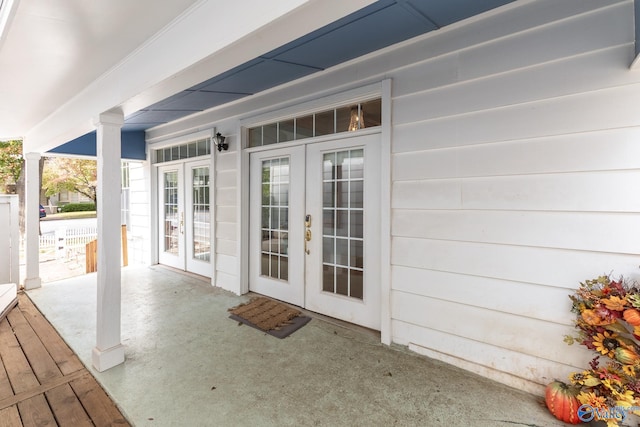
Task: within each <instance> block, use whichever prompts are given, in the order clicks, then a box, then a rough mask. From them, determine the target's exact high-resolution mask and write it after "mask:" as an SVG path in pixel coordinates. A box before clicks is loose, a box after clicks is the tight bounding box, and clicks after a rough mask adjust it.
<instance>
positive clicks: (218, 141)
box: [213, 132, 229, 151]
mask: <svg viewBox="0 0 640 427" xmlns="http://www.w3.org/2000/svg"><path fill="white" fill-rule="evenodd" d="M225 139H227V138H226V137H224V136H222V135H221V134H220V132H218V133H216V134H215V135H214V136H213V144H214V145H215V146H216V147H218V151H222V150H224V151H227V150H228V149H229V143H226V142H224V140H225Z"/></svg>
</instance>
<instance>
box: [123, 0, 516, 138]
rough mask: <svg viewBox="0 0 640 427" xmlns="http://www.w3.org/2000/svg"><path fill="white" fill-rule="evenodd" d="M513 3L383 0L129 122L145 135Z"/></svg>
mask: <svg viewBox="0 0 640 427" xmlns="http://www.w3.org/2000/svg"><path fill="white" fill-rule="evenodd" d="M512 1H514V0H379V1H377V2H375V3H373V4H371V5H370V6H368V7H365V8H363V9H360V10H358V11H357V12H355V13H352V14H350V15H348V16H345V17H344V18H342V19H339V20H337V21H335V22H333V23H331V24H329V25H327V26H325V27H323V28H320V29H319V30H316V31H313V32H311V33H309V34H307V35H305V36H303V37H300V38H298V39H296V40H293V41H292V42H289V43H287V44H285V45H283V46H281V47H279V48H277V49H274V50H272V51H270V52H267V53H266V54H264V55H260V56H259V57H257V58H255V59H252V60H250V61H247V62H245V63H244V64H242V65H239V66H237V67H235V68H232V69H231V70H229V71H227V72H224V73H222V74H219V75H216V76H214V77H212V78H210V79H208V80H206V81H204V82H202V83H200V84H198V85H195V86H193V87H190V88H188V89H186V90H184V91H181V92H179V93H177V94H175V95H173V96H171V97H169V98H167V99H165V100H163V101H161V102H158V103H155V104H153V105H150V106H149V107H147V108H143V109H141V110H139V111H137V112H136V113H134V114H131V115H129V116H128V117H126V118H125V129H127V130H144V129H148V128H151V127H153V126H156V125H160V124H163V123H168V122H171V121H173V120H176V119H179V118H182V117H185V116H187V115H189V114H193V113H197V112H199V111H203V110H206V109H209V108H212V107H216V106H219V105H222V104H225V103H227V102H230V101H234V100H237V99H240V98H243V97H246V96H249V95H253V94H255V93H259V92H261V91H264V90H266V89H270V88H272V87H275V86H278V85H280V84H283V83H287V82H290V81H293V80H296V79H298V78H300V77H304V76H306V75H309V74H312V73H315V72H318V71H321V70H324V69H327V68H329V67H332V66H334V65H337V64H340V63H342V62H345V61H348V60H351V59H353V58H357V57H359V56H362V55H365V54H367V53H370V52H373V51H376V50H378V49H382V48H384V47H387V46H390V45H392V44H395V43H398V42H401V41H404V40H407V39H409V38H412V37H415V36H418V35H421V34H424V33H427V32H429V31H433V30H436V29H438V28H442V27H444V26H446V25H449V24H452V23H455V22H457V21H460V20H463V19H466V18H469V17H471V16H474V15H477V14H479V13H482V12H486V11H487V10H490V9H493V8H496V7H498V6H502V5H504V4H506V3H510V2H512Z"/></svg>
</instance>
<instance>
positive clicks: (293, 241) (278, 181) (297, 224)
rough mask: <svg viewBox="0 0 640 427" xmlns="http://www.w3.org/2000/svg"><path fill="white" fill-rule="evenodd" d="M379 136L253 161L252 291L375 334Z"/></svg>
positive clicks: (267, 154)
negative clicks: (363, 327) (367, 329)
mask: <svg viewBox="0 0 640 427" xmlns="http://www.w3.org/2000/svg"><path fill="white" fill-rule="evenodd" d="M379 145H380V135H379V134H371V135H365V136H358V137H350V138H343V139H339V140H333V141H328V142H321V143H311V144H307V145H306V146H305V145H300V146H294V147H288V148H280V149H274V150H268V151H260V152H254V153H252V154H251V159H250V163H251V170H250V175H251V176H250V181H251V183H250V204H251V207H250V248H249V250H250V257H249V258H250V260H249V263H250V268H249V270H250V271H249V282H250V284H249V286H250V289H251V290H252V291H254V292H258V293H261V294H264V295H268V296H271V297H273V298H276V299H280V300H283V301H287V302H289V303H292V304H295V305H298V306H301V307H305V308H307V309H309V310H311V311H315V312H318V313H322V314H325V315H328V316H331V317H335V318H338V319H342V320H346V321H349V322H352V323H356V324H359V325H363V326H366V327H369V328H373V329H378V330H379V329H380V281H379V277H380V274H379V272H380V270H379V268H380V267H379V264H380V254H379V248H380V244H379V242H380V198H379V191H378V188H379V185H380V182H379V174H378V173H377V169H378V168H379V165H380V151H379Z"/></svg>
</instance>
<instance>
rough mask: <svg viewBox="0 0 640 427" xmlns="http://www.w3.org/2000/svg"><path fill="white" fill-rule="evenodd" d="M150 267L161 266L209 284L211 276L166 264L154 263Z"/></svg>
mask: <svg viewBox="0 0 640 427" xmlns="http://www.w3.org/2000/svg"><path fill="white" fill-rule="evenodd" d="M151 267H152V268H156V267H157V268H163V269H165V270H169V271H173V272H174V273H179V274H184V275H185V276H189V277H191V278H193V279H196V280H199V281H202V282H205V283H206V284H208V285H211V278H210V277H207V276H203V275H201V274H197V273H192V272H190V271H186V270H181V269H179V268H175V267H171V266H168V265H164V264H154V265H152V266H151Z"/></svg>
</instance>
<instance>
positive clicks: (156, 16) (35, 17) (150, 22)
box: [0, 0, 514, 149]
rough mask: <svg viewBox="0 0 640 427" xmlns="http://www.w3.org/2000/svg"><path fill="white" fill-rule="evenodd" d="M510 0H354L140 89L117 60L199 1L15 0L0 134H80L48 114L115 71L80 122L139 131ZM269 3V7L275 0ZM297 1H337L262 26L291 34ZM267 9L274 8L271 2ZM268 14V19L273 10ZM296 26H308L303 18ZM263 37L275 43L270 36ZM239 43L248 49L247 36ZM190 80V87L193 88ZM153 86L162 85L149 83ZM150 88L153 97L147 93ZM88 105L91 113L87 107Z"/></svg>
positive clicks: (3, 48)
mask: <svg viewBox="0 0 640 427" xmlns="http://www.w3.org/2000/svg"><path fill="white" fill-rule="evenodd" d="M512 1H514V0H379V1H375V2H373V3H371V4H369V3H370V2H369V1H368V0H362V1H360V2H359V3H358V4H368V6H365V7H364V8H361V9H359V10H356V11H355V12H353V13H346V12H345V13H343V12H327V13H326V14H325V16H323V17H322V18H318V19H317V20H318V22H324V23H326V22H330V23H329V24H327V25H324V26H321V25H319V26H316V27H315V28H317V29H315V30H313V31H310V32H309V31H307V32H306V33H305V32H301V31H300V28H298V29H297V32H296V33H295V34H297V35H299V34H303V35H302V36H299V37H297V38H295V37H290V38H289V40H286V39H284V42H279V44H274V43H271V45H269V44H265V46H269V47H268V48H267V49H265V50H263V52H265V51H266V53H262V54H260V52H257V55H255V56H247V55H246V50H247V48H246V46H251V44H249V45H247V44H244V45H242V44H239V45H238V44H237V43H236V42H234V41H233V40H229V41H228V42H227V44H226V45H224V46H223V48H222V49H221V50H220V51H224V50H225V49H227V50H229V49H233V48H235V47H236V46H239V48H238V49H239V50H242V49H243V46H244V49H245V53H238V52H236V55H235V56H236V57H242V58H244V57H246V60H242V61H240V62H237V63H235V64H233V61H227V63H229V64H232V65H230V66H227V68H221V67H222V66H221V67H218V69H217V70H213V69H211V70H209V75H206V74H203V73H202V72H201V71H199V73H200V74H198V76H199V78H198V80H195V81H194V80H193V79H192V80H191V82H190V83H187V84H185V85H184V86H182V87H180V84H177V83H176V82H177V81H180V82H183V81H184V82H187V81H188V79H185V80H180V79H176V78H175V77H176V75H177V74H174V75H170V76H164V77H163V81H160V82H155V83H153V84H150V83H148V82H146V83H144V85H146V86H144V85H143V84H139V81H140V76H135V77H129V75H125V74H124V72H123V71H121V70H122V68H126V67H121V68H120V69H118V67H119V66H120V65H121V64H125V65H126V61H127V60H129V59H130V58H131V57H132V56H135V55H136V53H137V52H139V51H140V49H144V47H145V46H148V45H149V44H153V43H154V41H155V40H159V39H161V37H162V36H159V34H161V33H159V31H161V30H165V29H166V28H167V27H171V26H172V25H177V24H176V22H177V21H179V18H178V19H176V17H183V16H185V14H188V13H189V9H190V8H191V9H193V8H195V7H199V6H202V4H205V3H206V1H205V0H172V1H169V2H163V4H162V7H157V2H155V1H153V0H137V1H135V2H131V1H129V0H112V1H109V2H104V1H99V2H86V1H84V0H52V1H46V2H30V1H26V0H22V1H20V2H19V3H18V0H13V2H14V3H16V4H17V7H15V8H14V10H15V11H14V16H13V19H11V20H10V21H9V27H8V29H7V31H5V34H4V36H3V38H2V39H0V139H3V138H4V139H6V138H11V137H22V136H25V135H31V134H34V135H35V136H34V138H33V140H37V141H38V144H37V145H42V146H43V147H44V148H46V149H50V148H52V147H53V146H57V145H60V144H61V143H63V142H66V141H69V140H72V139H74V138H76V137H78V136H80V135H82V134H85V133H86V132H87V131H89V130H90V127H87V126H88V125H86V124H85V125H82V126H79V127H78V128H77V129H75V130H70V129H65V128H64V125H61V124H60V120H59V118H58V117H56V115H58V116H63V115H64V112H65V111H70V112H72V113H74V114H76V115H78V116H81V115H82V113H79V110H80V111H82V102H80V101H78V98H82V97H83V96H84V97H85V98H87V99H91V98H93V99H95V96H93V97H92V96H89V95H88V94H89V93H90V92H91V90H93V89H95V87H96V86H100V84H103V83H104V82H105V81H108V80H105V76H107V78H108V77H109V74H112V76H111V77H113V75H116V76H117V79H116V80H111V81H110V82H111V84H112V85H113V84H117V86H118V87H117V88H113V90H114V91H116V92H122V93H123V94H124V95H122V96H123V97H124V98H125V99H119V100H115V101H113V102H112V101H111V100H110V101H109V102H111V104H107V105H104V104H103V105H98V104H96V103H94V104H91V105H89V102H88V101H86V100H85V101H83V102H84V104H87V105H88V107H87V108H85V110H87V111H89V113H88V116H89V117H88V118H90V117H93V116H95V115H96V114H98V113H100V112H102V111H105V110H104V109H103V110H101V109H102V108H104V107H105V106H106V107H108V108H120V109H122V110H123V111H124V112H125V127H124V130H125V131H141V130H146V129H149V128H151V127H154V126H158V125H161V124H163V123H168V122H170V121H173V120H176V119H179V118H182V117H185V116H188V115H190V114H194V113H197V112H200V111H203V110H206V109H209V108H212V107H216V106H220V105H222V104H225V103H228V102H231V101H234V100H237V99H240V98H243V97H246V96H250V95H252V94H255V93H258V92H261V91H264V90H266V89H269V88H272V87H275V86H278V85H280V84H283V83H286V82H289V81H292V80H295V79H298V78H300V77H303V76H306V75H309V74H312V73H315V72H318V71H321V70H324V69H326V68H329V67H332V66H334V65H337V64H340V63H342V62H344V61H348V60H350V59H353V58H356V57H359V56H361V55H364V54H367V53H369V52H372V51H375V50H378V49H381V48H383V47H386V46H389V45H392V44H394V43H398V42H401V41H403V40H407V39H409V38H412V37H415V36H418V35H421V34H424V33H427V32H429V31H433V30H436V29H438V28H442V27H444V26H447V25H450V24H452V23H455V22H458V21H460V20H463V19H466V18H469V17H471V16H474V15H477V14H480V13H483V12H486V11H488V10H490V9H493V8H496V7H499V6H502V5H504V4H507V3H510V2H512ZM11 3H12V1H11V0H5V1H4V2H2V3H1V4H2V8H3V10H0V22H2V19H1V18H2V13H6V12H7V7H8V5H11ZM248 3H251V2H248ZM248 3H247V4H248ZM276 3H278V7H280V5H281V4H282V3H280V2H276ZM216 4H217V3H216ZM230 4H231V5H233V3H228V4H225V5H224V6H223V5H222V4H220V5H219V6H217V7H219V8H222V7H225V8H230V7H233V8H235V9H236V10H235V12H239V9H242V8H243V7H246V5H245V4H244V3H242V2H237V4H236V5H235V6H229V5H230ZM253 4H254V6H255V5H257V3H255V2H254V3H253ZM353 4H356V2H354V3H353ZM309 5H312V6H309ZM307 6H309V8H314V7H315V8H316V9H315V10H316V11H318V10H321V9H320V8H322V7H324V8H325V10H326V7H331V8H335V9H337V8H338V6H337V4H334V2H328V1H326V0H325V1H324V2H315V0H289V1H288V2H287V6H286V7H287V8H289V9H286V8H285V7H281V9H282V10H280V11H278V13H280V16H281V17H282V19H280V18H278V19H275V18H274V19H275V20H272V21H271V22H270V23H269V25H270V27H269V25H267V27H269V29H270V31H272V30H273V31H276V32H277V31H282V30H283V28H278V25H284V26H287V28H289V26H290V27H292V30H291V33H292V34H293V33H294V32H293V27H294V26H296V25H298V24H299V19H298V16H297V15H295V14H292V13H291V11H294V10H300V9H301V8H303V7H307ZM275 7H276V4H274V5H272V6H271V8H275ZM341 7H343V8H345V10H346V8H347V6H344V5H341ZM207 10H209V9H207ZM340 13H343V14H342V15H340ZM263 14H264V13H263ZM256 15H258V14H257V13H254V16H253V19H254V20H255V21H259V18H256ZM274 16H278V15H277V14H275V13H274ZM301 16H304V15H301ZM224 19H225V17H224V16H217V17H216V19H212V20H211V22H212V26H216V25H219V26H220V27H221V28H222V29H223V30H226V29H227V27H229V24H225V23H223V22H219V24H216V22H217V21H221V20H224ZM296 19H298V20H297V21H296ZM258 24H259V22H257V24H256V29H254V30H251V29H250V28H249V29H248V30H247V33H246V35H245V37H244V39H245V41H246V40H247V37H251V35H252V33H251V31H254V33H253V36H254V37H263V36H262V35H258V34H257V32H258V31H260V30H259V29H258V28H260V27H259V26H258ZM299 26H301V27H302V28H313V25H309V24H306V23H302V24H299ZM318 27H319V28H318ZM264 28H265V27H264V26H263V27H262V29H264ZM287 28H284V29H287ZM1 34H2V32H1V31H0V35H1ZM273 38H274V39H276V37H275V36H274V37H273ZM280 39H282V37H281V38H280ZM280 39H279V40H280ZM237 40H243V39H242V38H238V39H237ZM215 42H216V41H212V43H215ZM249 43H254V45H255V39H253V40H251V41H250V42H249ZM274 46H279V47H275V48H274ZM183 49H185V47H183ZM269 49H270V50H269ZM169 53H171V52H169ZM129 62H131V61H129ZM199 63H202V58H201V59H197V58H194V59H193V60H192V62H191V64H186V68H183V69H182V70H187V69H188V67H195V66H196V65H198V64H199ZM238 64H239V65H238ZM200 65H201V64H200ZM201 68H202V67H201ZM213 68H215V67H213ZM114 70H116V71H115V72H114ZM180 72H182V71H178V73H180ZM118 73H121V74H122V75H120V74H118ZM129 78H131V79H133V78H137V79H138V80H137V81H136V82H134V83H137V84H139V85H140V86H144V87H146V89H144V90H143V89H138V90H137V91H136V90H131V89H130V88H129V86H132V87H133V85H132V84H129V83H130V82H129V80H128V79H129ZM203 80H204V81H203ZM196 81H199V82H200V83H198V84H194V83H195V82H196ZM97 82H98V83H99V84H98V85H96V83H97ZM162 85H164V86H162ZM160 86H162V87H163V89H162V90H158V89H157V88H158V87H160ZM122 88H125V89H128V90H129V92H126V91H124V90H123V89H122ZM149 88H152V89H149ZM102 90H103V91H106V90H108V88H106V89H105V88H103V89H102ZM154 90H155V92H153V91H154ZM148 92H153V93H154V95H155V97H154V96H148ZM158 93H161V96H157V94H158ZM74 103H75V104H77V105H74ZM70 106H73V107H70ZM132 106H133V107H132ZM92 108H93V109H94V110H96V111H91V110H92ZM76 121H77V119H76ZM47 127H48V128H51V129H52V130H50V131H48V133H47V132H45V131H42V129H43V128H47ZM34 129H35V131H34ZM74 132H75V133H74ZM44 140H49V141H53V140H55V145H51V144H49V145H48V146H47V144H46V143H42V141H44Z"/></svg>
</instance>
